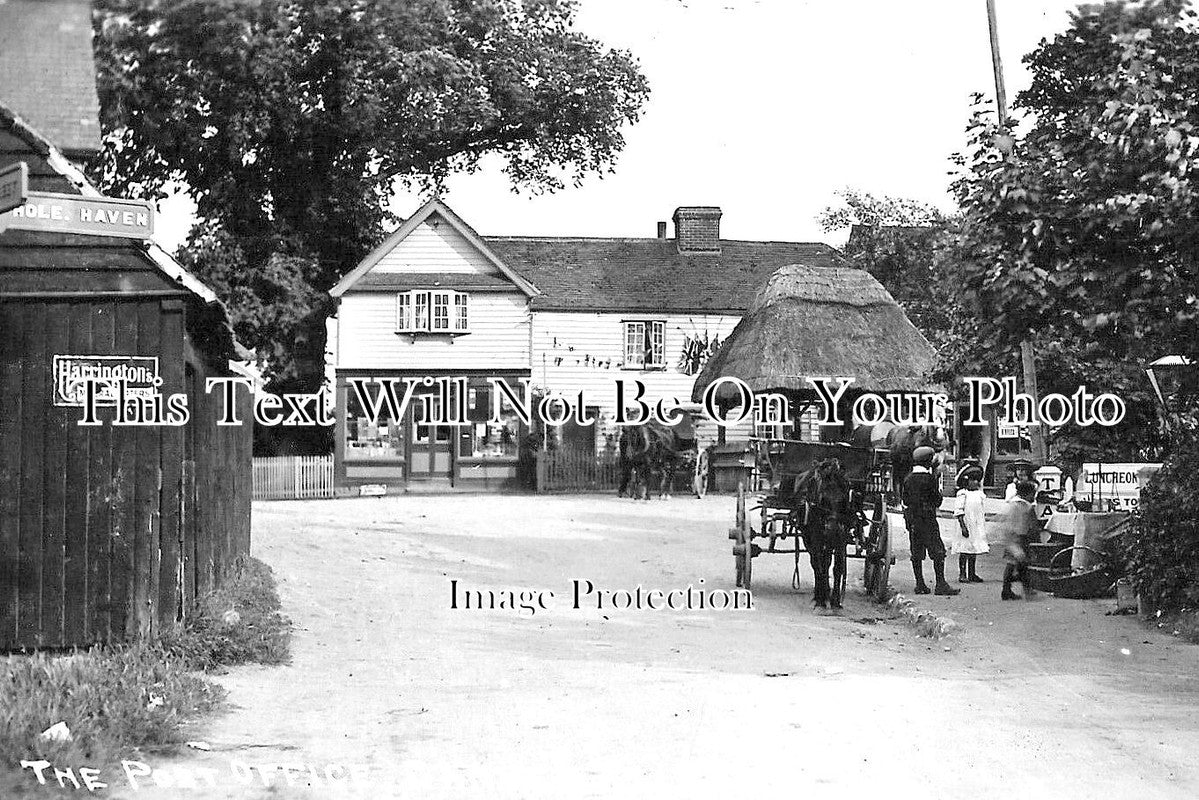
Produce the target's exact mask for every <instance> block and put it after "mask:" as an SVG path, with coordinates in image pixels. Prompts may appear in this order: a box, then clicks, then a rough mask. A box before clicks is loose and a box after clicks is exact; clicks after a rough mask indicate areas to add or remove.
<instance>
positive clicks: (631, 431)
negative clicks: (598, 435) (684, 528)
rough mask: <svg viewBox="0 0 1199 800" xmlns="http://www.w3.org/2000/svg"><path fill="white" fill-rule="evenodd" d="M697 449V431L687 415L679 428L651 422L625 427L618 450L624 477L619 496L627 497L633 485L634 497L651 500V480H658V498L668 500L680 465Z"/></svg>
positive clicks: (621, 481) (621, 479)
mask: <svg viewBox="0 0 1199 800" xmlns="http://www.w3.org/2000/svg"><path fill="white" fill-rule="evenodd" d="M694 449H695V428H694V426H693V424H692V421H691V418H690V417H689V416H687V415H683V417H682V419H681V420H680V421H679V423H678V424H677V425H664V424H662V423H660V422H657V421H653V420H651V421H649V422H645V423H642V424H640V425H627V426H625V427H624V428H623V429H622V431H621V435H620V443H619V446H618V451H617V452H618V463H619V466H620V475H621V478H620V488H619V489H618V490H617V496H624V493H625V492H626V491H627V490H628V489H629V488H630V484H632V488H633V495H634V496H637V495H643V499H645V500H649V495H650V486H651V482H652V479H653V478H654V477H657V478H658V479H659V484H658V496H659V497H660V498H662V499H669V498H670V493H671V489H672V488H673V487H674V480H675V474H676V472H677V471H678V468H679V465H680V464H682V463H683V461H684V459H685V457H686V454H687V453H688V452H691V451H694Z"/></svg>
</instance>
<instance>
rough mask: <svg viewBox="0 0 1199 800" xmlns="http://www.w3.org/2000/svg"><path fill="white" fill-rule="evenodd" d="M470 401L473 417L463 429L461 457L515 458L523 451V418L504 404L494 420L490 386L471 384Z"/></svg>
mask: <svg viewBox="0 0 1199 800" xmlns="http://www.w3.org/2000/svg"><path fill="white" fill-rule="evenodd" d="M469 392H470V396H469V398H468V401H467V408H468V409H469V412H470V418H471V419H472V420H477V421H475V422H472V423H471V424H470V425H469V426H467V427H464V428H463V429H462V434H461V437H460V440H459V450H458V455H459V456H461V457H462V458H516V457H517V456H518V455H519V454H520V418H519V417H518V416H517V415H516V412H515V411H513V410H512V409H511V408H509V407H507V406H505V407H504V410H503V411H502V412H501V414H500V417H499V421H498V422H494V421H492V419H491V389H490V387H488V386H478V387H472V388H471V389H470V390H469Z"/></svg>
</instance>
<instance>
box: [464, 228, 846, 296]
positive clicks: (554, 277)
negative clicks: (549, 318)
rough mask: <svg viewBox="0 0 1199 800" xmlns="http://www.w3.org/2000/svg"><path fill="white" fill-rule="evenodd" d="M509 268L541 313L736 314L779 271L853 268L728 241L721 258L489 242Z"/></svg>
mask: <svg viewBox="0 0 1199 800" xmlns="http://www.w3.org/2000/svg"><path fill="white" fill-rule="evenodd" d="M484 240H485V241H486V242H487V244H488V246H490V247H491V248H492V250H493V251H494V252H495V254H496V255H497V256H499V257H500V259H502V260H503V262H504V263H505V264H506V265H507V266H508V267H510V268H511V269H513V270H514V271H516V272H517V273H519V274H520V275H521V276H522V277H524V278H526V279H527V280H529V281H530V282H532V283H533V285H535V286H536V287H537V288H538V289H539V290H540V291H541V292H542V294H541V295H539V296H537V297H534V298H532V299H531V300H530V305H531V306H532V307H533V308H535V309H542V310H564V311H574V310H645V311H650V310H653V311H676V312H684V311H712V312H720V311H729V312H734V313H743V312H744V311H745V310H746V309H747V308H748V307H749V302H750V300H751V299H752V297H753V295H754V292H755V291H756V290H757V289H758V287H759V286H761V285H762V282H763V281H765V280H766V278H767V277H768V276H769V275H770V274H771V273H773V272H774V271H775V270H777V269H778V268H779V267H782V266H785V265H787V264H795V263H802V264H807V265H809V266H814V267H832V266H846V261H845V259H844V258H843V257H842V256H841V254H840V253H839V252H838V251H837V250H835V249H834V248H832V247H830V246H829V245H827V244H822V243H818V242H741V241H730V240H727V239H722V240H721V242H720V252H719V253H714V254H703V255H701V254H680V253H679V251H678V249H677V247H676V246H675V242H674V240H673V239H587V238H578V239H575V238H536V237H518V236H512V237H506V236H495V237H492V236H487V237H484Z"/></svg>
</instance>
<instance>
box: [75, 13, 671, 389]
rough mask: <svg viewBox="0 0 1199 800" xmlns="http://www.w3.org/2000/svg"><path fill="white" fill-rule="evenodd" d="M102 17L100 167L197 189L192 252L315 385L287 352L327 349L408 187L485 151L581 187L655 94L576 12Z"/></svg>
mask: <svg viewBox="0 0 1199 800" xmlns="http://www.w3.org/2000/svg"><path fill="white" fill-rule="evenodd" d="M96 7H97V11H96V33H97V36H96V49H97V56H98V58H97V61H98V63H99V65H100V73H99V83H98V85H99V89H100V99H101V106H102V124H103V130H104V133H105V149H104V151H103V153H102V155H101V158H100V161H99V162H98V163H97V164H95V165H93V169H94V172H95V173H96V175H97V176H98V178H99V179H100V181H101V183H102V184H103V185H104V186H105V187H106V188H107V189H108V190H109V191H110V192H112V193H114V194H118V195H122V196H129V195H141V196H151V197H152V196H160V195H161V193H162V192H163V190H164V188H166V187H168V185H169V184H171V183H172V182H178V183H180V184H182V185H183V186H185V187H186V189H187V191H188V192H189V193H190V195H191V196H192V197H193V198H194V200H195V201H196V205H197V211H198V216H199V218H200V224H199V225H198V226H197V229H196V231H195V232H194V233H193V244H195V245H197V247H196V248H195V252H193V253H192V254H191V255H185V258H186V259H187V260H188V262H189V264H190V265H191V266H192V267H193V268H194V269H196V270H197V271H198V272H199V273H200V274H201V275H202V276H203V277H206V278H208V279H209V280H211V281H212V282H213V284H214V286H215V288H217V289H218V291H221V292H222V294H224V295H225V297H226V299H228V300H230V301H231V305H232V312H233V315H234V317H235V319H236V320H237V323H238V324H237V329H238V333H239V334H240V335H242V336H243V337H244V338H245V339H246V341H247V343H248V344H250V345H252V346H255V347H257V348H259V349H260V351H261V352H263V353H266V354H267V366H268V368H269V369H270V370H271V371H272V373H273V374H274V375H275V376H276V377H277V378H284V379H286V378H298V379H300V382H301V383H308V384H309V385H311V383H312V382H313V381H315V380H316V379H318V377H319V369H317V367H318V366H319V365H317V364H309V365H307V366H305V365H304V364H300V365H299V366H298V367H297V366H296V365H294V364H293V363H292V362H291V357H292V355H294V354H293V353H292V349H293V341H294V340H296V339H300V340H303V339H305V338H308V339H312V338H313V336H315V338H316V340H318V343H319V341H323V340H321V336H322V334H321V333H320V324H319V323H320V319H319V318H320V317H321V315H320V314H316V315H315V316H316V317H317V319H315V320H314V319H313V317H312V314H311V312H313V311H319V309H314V308H313V307H312V306H313V304H314V303H317V302H318V299H319V297H320V296H322V295H323V292H324V291H325V290H327V289H328V288H329V287H330V286H332V285H333V284H334V283H335V282H336V280H337V279H338V278H339V277H340V276H341V275H343V274H344V273H345V272H347V271H348V270H349V269H351V268H352V267H353V266H354V265H355V264H356V263H357V262H358V260H359V259H360V258H361V257H362V256H363V255H365V254H366V252H368V250H369V249H370V247H372V246H373V245H374V244H376V243H377V242H378V241H379V238H380V236H381V234H382V232H383V230H384V228H385V226H386V223H387V222H389V218H388V215H387V213H386V211H385V201H386V199H387V198H388V196H389V194H390V191H391V188H392V186H393V184H394V182H395V181H396V180H409V181H416V182H418V183H419V184H420V185H422V186H424V187H426V188H430V189H432V188H435V187H436V186H437V185H438V184H439V183H440V181H441V180H443V179H444V178H445V177H446V176H448V175H450V174H451V173H454V172H461V171H470V170H473V169H475V168H476V167H477V166H478V164H479V159H480V158H481V157H483V156H486V155H489V154H491V155H498V156H499V157H501V158H502V159H503V162H504V165H505V166H504V168H505V170H506V172H507V174H508V175H509V177H510V178H511V181H512V183H513V184H514V186H516V187H523V188H527V189H529V190H532V191H544V190H554V189H557V188H560V187H562V186H564V185H566V184H567V183H574V184H577V183H579V182H580V181H581V180H582V179H583V178H584V177H585V176H587V175H589V174H594V173H603V172H605V171H610V170H611V168H612V166H613V164H614V161H615V159H616V157H617V155H618V153H619V152H620V150H621V149H622V147H623V146H624V138H623V135H622V129H623V128H624V126H625V125H626V124H629V123H632V122H635V121H636V120H637V118H638V115H639V112H640V109H641V106H642V104H643V103H644V101H645V99H646V97H647V95H648V89H647V85H646V81H645V79H644V77H643V76H642V75H641V73H640V72H639V69H638V66H637V64H636V62H635V60H634V59H633V58H632V56H630V55H629V54H628V53H626V52H622V51H616V50H610V49H607V48H605V47H604V46H602V45H601V44H600V43H599V42H597V41H595V40H594V39H591V38H589V37H587V36H585V35H583V34H582V33H579V32H578V31H576V30H574V28H573V19H574V13H575V8H574V4H573V3H572V2H570V1H569V0H524V1H523V2H522V1H521V0H483V1H482V2H480V1H479V0H469V1H468V0H405V2H395V1H394V0H350V2H344V1H343V0H219V1H214V0H97V3H96ZM232 266H236V269H232V268H231V267H232ZM243 271H244V272H245V273H248V274H247V275H242V274H241V273H242V272H243ZM231 280H232V282H230V281H231ZM263 286H266V287H267V288H268V289H270V291H269V293H267V295H265V296H259V301H260V302H258V303H249V304H248V305H243V304H241V303H240V300H239V298H241V299H246V298H247V297H248V295H247V294H246V292H249V293H250V294H256V295H257V289H255V287H258V288H262V287H263ZM289 286H290V287H291V289H292V290H289ZM268 298H269V299H268ZM305 319H307V322H302V321H303V320H305ZM306 331H307V333H308V334H311V335H310V336H309V335H306ZM318 352H319V348H318Z"/></svg>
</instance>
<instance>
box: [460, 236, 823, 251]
mask: <svg viewBox="0 0 1199 800" xmlns="http://www.w3.org/2000/svg"><path fill="white" fill-rule="evenodd" d="M483 238H484V239H485V240H487V241H495V242H508V241H522V242H673V241H674V239H660V238H658V237H657V236H545V235H533V236H523V235H519V234H504V235H499V236H492V235H484V236H483ZM718 241H721V242H728V243H729V244H799V245H806V246H810V247H827V248H829V249H830V250H836V248H835V247H833V245H831V244H829V243H828V242H793V241H783V240H780V239H720V240H718Z"/></svg>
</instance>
